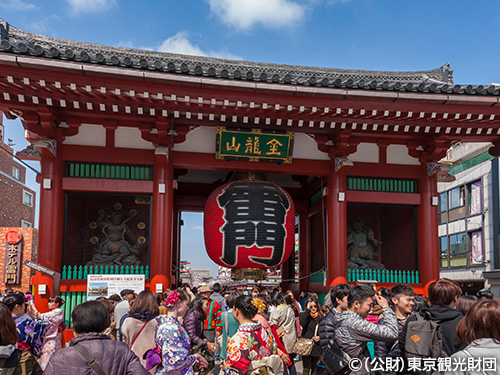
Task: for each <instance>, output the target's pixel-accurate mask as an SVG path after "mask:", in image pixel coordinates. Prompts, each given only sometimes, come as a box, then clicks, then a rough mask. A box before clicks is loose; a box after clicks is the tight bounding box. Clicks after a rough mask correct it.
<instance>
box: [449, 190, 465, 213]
mask: <svg viewBox="0 0 500 375" xmlns="http://www.w3.org/2000/svg"><path fill="white" fill-rule="evenodd" d="M448 198H449V201H448V203H449V206H448V208H449V209H450V210H452V209H454V208H458V207H462V206H463V205H465V188H464V186H460V187H457V188H455V189H452V190H450V191H449V194H448Z"/></svg>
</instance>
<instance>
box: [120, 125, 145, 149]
mask: <svg viewBox="0 0 500 375" xmlns="http://www.w3.org/2000/svg"><path fill="white" fill-rule="evenodd" d="M115 147H118V148H135V149H142V150H154V149H155V147H154V146H153V144H152V143H151V142H148V141H146V140H145V139H143V138H142V137H141V131H140V130H139V129H138V128H128V127H125V126H118V127H117V128H116V130H115Z"/></svg>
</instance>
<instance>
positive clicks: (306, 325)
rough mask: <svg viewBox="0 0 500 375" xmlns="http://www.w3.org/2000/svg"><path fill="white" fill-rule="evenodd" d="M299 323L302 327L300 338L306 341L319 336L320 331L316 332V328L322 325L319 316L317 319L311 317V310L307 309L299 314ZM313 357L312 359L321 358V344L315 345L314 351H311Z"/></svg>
mask: <svg viewBox="0 0 500 375" xmlns="http://www.w3.org/2000/svg"><path fill="white" fill-rule="evenodd" d="M299 323H300V326H301V327H302V334H301V335H300V337H303V338H306V339H312V338H313V337H314V336H315V334H316V336H317V335H318V333H319V329H318V331H316V327H317V326H318V325H319V323H320V318H319V315H318V316H317V317H316V318H313V317H312V316H311V312H310V311H309V309H305V310H304V311H303V312H301V313H300V314H299ZM318 328H319V327H318ZM311 356H312V357H320V356H321V347H320V346H319V342H315V343H314V346H313V349H312V351H311Z"/></svg>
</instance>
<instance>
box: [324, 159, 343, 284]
mask: <svg viewBox="0 0 500 375" xmlns="http://www.w3.org/2000/svg"><path fill="white" fill-rule="evenodd" d="M345 192H346V176H345V173H343V172H341V171H339V172H335V161H334V160H332V161H331V162H330V174H329V175H328V196H327V217H328V218H327V230H326V232H327V235H328V237H327V238H328V245H327V250H328V251H327V262H326V267H327V285H328V286H329V287H330V286H334V285H337V284H341V283H345V282H347V202H346V197H345Z"/></svg>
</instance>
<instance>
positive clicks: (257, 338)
mask: <svg viewBox="0 0 500 375" xmlns="http://www.w3.org/2000/svg"><path fill="white" fill-rule="evenodd" d="M257 311H258V309H257V307H256V306H255V305H254V304H253V303H252V297H251V296H239V297H238V298H236V301H235V303H234V307H233V317H234V319H235V320H236V321H237V322H238V323H239V324H240V326H239V328H238V331H237V332H236V333H235V335H234V336H233V337H232V338H231V339H230V340H229V343H228V344H227V359H226V361H225V362H224V367H223V368H224V370H225V374H227V375H247V374H253V373H254V372H256V373H259V368H260V367H264V366H265V367H266V369H267V371H268V373H279V371H280V370H281V373H282V367H281V366H282V362H281V359H280V358H279V357H278V356H277V355H276V352H277V348H276V343H275V342H274V339H273V335H272V334H271V333H270V332H269V331H268V330H266V329H265V328H263V327H262V325H261V324H260V323H259V322H255V321H253V320H252V318H253V317H254V316H255V314H257Z"/></svg>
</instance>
